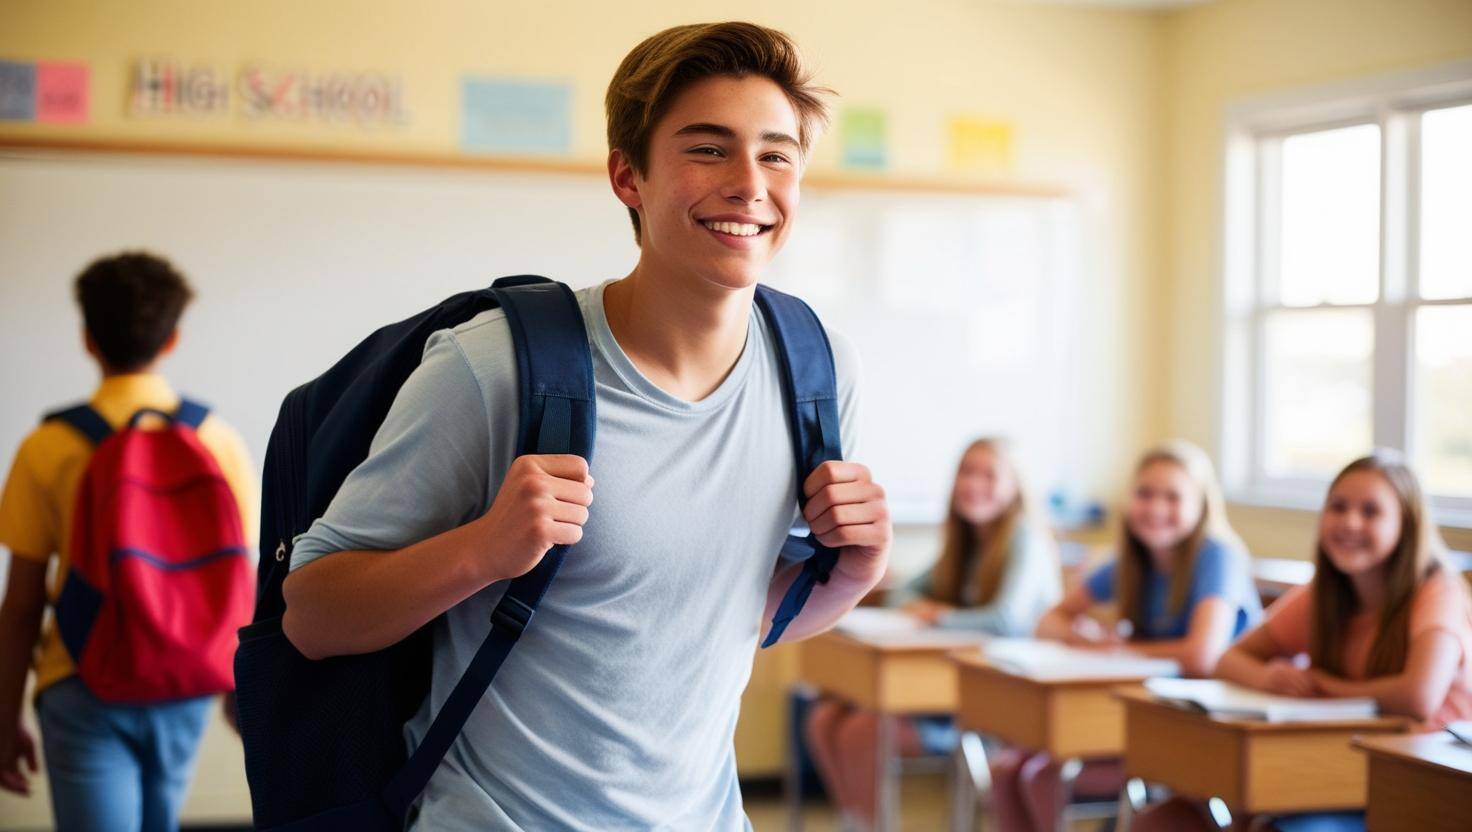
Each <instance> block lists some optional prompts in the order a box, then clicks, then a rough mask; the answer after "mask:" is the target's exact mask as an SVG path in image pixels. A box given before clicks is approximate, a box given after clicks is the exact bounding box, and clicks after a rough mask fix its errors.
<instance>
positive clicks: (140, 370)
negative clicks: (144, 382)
mask: <svg viewBox="0 0 1472 832" xmlns="http://www.w3.org/2000/svg"><path fill="white" fill-rule="evenodd" d="M157 367H158V363H157V362H154V363H152V364H148V365H145V366H143V367H135V368H133V369H131V370H114V369H112V368H111V367H109V366H107V365H106V364H103V363H102V362H100V361H99V362H98V368H99V369H100V370H102V380H103V381H107V380H108V379H111V378H122V377H123V376H151V375H154V374H156V373H157V372H158V370H157Z"/></svg>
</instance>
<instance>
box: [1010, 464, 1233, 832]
mask: <svg viewBox="0 0 1472 832" xmlns="http://www.w3.org/2000/svg"><path fill="white" fill-rule="evenodd" d="M1105 603H1113V604H1115V605H1116V607H1117V610H1118V617H1119V619H1120V620H1119V624H1118V626H1116V627H1108V626H1105V625H1103V624H1101V623H1099V621H1098V620H1096V619H1094V618H1092V617H1090V616H1089V610H1090V608H1092V607H1094V606H1097V605H1099V604H1105ZM1261 613H1262V606H1261V603H1260V602H1259V601H1258V597H1257V591H1256V589H1255V588H1254V587H1253V584H1252V576H1251V568H1250V564H1249V559H1248V556H1247V554H1246V550H1245V549H1244V547H1243V546H1242V544H1241V542H1240V540H1239V539H1238V538H1237V535H1236V533H1235V532H1233V531H1232V528H1231V526H1230V524H1228V522H1227V515H1226V507H1225V501H1224V500H1223V499H1222V494H1221V487H1220V486H1219V485H1218V484H1217V481H1216V475H1215V473H1214V471H1213V469H1212V465H1211V460H1210V459H1209V458H1208V457H1207V456H1206V454H1205V452H1203V451H1202V450H1201V449H1200V448H1198V447H1196V446H1195V445H1192V444H1189V443H1186V442H1167V443H1164V444H1162V445H1159V446H1157V447H1155V448H1153V449H1152V450H1150V451H1148V452H1147V453H1145V455H1144V456H1143V457H1141V459H1140V462H1139V464H1138V465H1137V466H1136V467H1135V475H1134V484H1133V488H1132V490H1131V494H1130V498H1129V504H1128V506H1127V508H1126V511H1125V517H1124V523H1123V530H1122V534H1121V545H1120V548H1119V555H1118V557H1117V559H1116V560H1115V561H1114V562H1112V563H1109V564H1106V565H1104V566H1103V567H1101V568H1100V569H1098V570H1097V571H1095V572H1094V573H1093V574H1091V575H1090V576H1089V577H1088V578H1087V579H1086V580H1085V581H1084V583H1083V584H1082V585H1080V586H1078V587H1075V588H1074V589H1073V590H1072V591H1071V592H1069V593H1068V595H1067V596H1065V597H1064V599H1063V601H1062V602H1061V603H1059V604H1058V605H1057V606H1055V607H1053V608H1052V609H1051V610H1049V611H1048V612H1047V613H1046V614H1045V615H1044V616H1043V619H1042V621H1041V623H1039V625H1038V630H1037V635H1038V637H1040V638H1047V639H1055V640H1058V641H1064V642H1067V643H1069V644H1073V645H1075V646H1080V647H1094V646H1098V647H1118V646H1120V645H1122V644H1124V645H1127V646H1128V647H1129V648H1130V649H1131V650H1134V651H1137V652H1139V653H1141V654H1144V655H1148V656H1154V657H1161V658H1170V659H1175V660H1176V661H1178V662H1179V663H1180V665H1181V672H1182V673H1183V674H1185V675H1187V676H1207V675H1209V674H1210V673H1211V670H1212V668H1213V667H1214V666H1215V665H1216V660H1217V657H1218V656H1220V655H1221V654H1222V651H1224V650H1226V649H1227V645H1228V644H1230V643H1231V640H1232V639H1233V638H1235V637H1236V636H1237V635H1239V634H1240V633H1242V632H1243V631H1245V630H1246V629H1247V627H1248V626H1250V625H1251V624H1253V623H1255V622H1256V620H1257V619H1258V618H1259V617H1260V615H1261ZM991 769H992V795H993V797H992V805H993V808H994V811H995V812H996V816H997V820H998V822H999V825H1000V827H1001V828H1003V829H1007V830H1052V829H1055V828H1057V818H1058V813H1059V812H1060V811H1061V810H1062V808H1063V790H1062V774H1061V761H1058V760H1054V759H1053V758H1052V757H1051V755H1049V754H1047V753H1046V752H1043V751H1035V750H1029V749H1008V750H1006V751H1004V752H1002V753H1001V754H998V755H995V756H994V759H993V760H992V765H991ZM1123 784H1124V771H1123V767H1122V765H1121V764H1120V761H1119V760H1097V761H1091V762H1089V763H1087V764H1085V765H1084V767H1083V769H1082V770H1081V771H1080V773H1079V774H1078V779H1077V780H1076V781H1075V782H1074V792H1075V793H1076V794H1078V795H1080V796H1084V797H1106V796H1112V795H1113V794H1115V793H1116V792H1118V790H1119V789H1120V787H1121V786H1122V785H1123Z"/></svg>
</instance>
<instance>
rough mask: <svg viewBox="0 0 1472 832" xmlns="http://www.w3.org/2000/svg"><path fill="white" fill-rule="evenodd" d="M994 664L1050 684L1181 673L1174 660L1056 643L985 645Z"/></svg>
mask: <svg viewBox="0 0 1472 832" xmlns="http://www.w3.org/2000/svg"><path fill="white" fill-rule="evenodd" d="M981 652H982V655H983V656H985V657H986V660H987V661H988V662H990V663H991V664H993V665H995V666H997V667H999V668H1001V669H1003V670H1006V671H1008V672H1009V673H1015V674H1017V675H1019V676H1027V677H1028V678H1031V679H1039V680H1046V681H1061V680H1067V679H1080V680H1083V679H1144V678H1146V677H1149V676H1174V675H1176V674H1178V673H1180V672H1181V667H1180V665H1179V664H1178V663H1177V662H1176V661H1175V660H1173V659H1156V658H1151V657H1149V656H1141V655H1139V654H1137V653H1131V652H1129V651H1128V650H1122V649H1120V650H1085V649H1083V648H1079V647H1069V646H1068V645H1066V644H1062V643H1060V642H1056V641H1046V640H1042V639H1031V638H994V639H991V640H990V641H988V642H987V643H986V644H984V645H982V648H981Z"/></svg>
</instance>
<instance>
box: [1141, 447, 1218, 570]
mask: <svg viewBox="0 0 1472 832" xmlns="http://www.w3.org/2000/svg"><path fill="white" fill-rule="evenodd" d="M1205 508H1206V495H1205V494H1203V493H1202V492H1201V489H1200V488H1199V487H1198V486H1197V485H1196V483H1195V482H1193V481H1192V480H1191V477H1190V475H1189V474H1187V473H1186V469H1184V468H1182V467H1181V466H1179V465H1177V464H1176V463H1174V462H1171V461H1169V460H1157V461H1155V462H1151V463H1149V464H1148V465H1146V466H1145V467H1144V468H1141V469H1140V473H1139V474H1137V475H1136V476H1135V490H1134V493H1132V494H1131V495H1130V505H1129V511H1128V513H1127V515H1126V518H1125V522H1126V523H1128V525H1129V529H1130V533H1131V534H1133V535H1134V536H1135V537H1136V538H1138V539H1139V541H1140V542H1141V543H1143V544H1145V547H1146V548H1148V549H1150V550H1151V551H1153V552H1166V551H1169V550H1171V549H1174V548H1175V547H1176V546H1179V545H1180V544H1181V543H1182V542H1183V541H1184V540H1185V539H1186V538H1187V537H1189V536H1190V534H1191V532H1193V531H1195V530H1196V526H1197V525H1198V524H1200V522H1201V515H1202V513H1203V512H1204V511H1205Z"/></svg>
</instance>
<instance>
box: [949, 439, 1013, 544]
mask: <svg viewBox="0 0 1472 832" xmlns="http://www.w3.org/2000/svg"><path fill="white" fill-rule="evenodd" d="M1016 499H1017V478H1016V477H1014V476H1012V471H1011V469H1010V468H1009V467H1008V466H1007V465H1006V464H1005V463H1004V462H1003V461H1002V460H1001V458H1000V457H998V455H997V453H996V451H993V450H992V449H991V448H989V447H987V446H986V445H977V446H976V447H974V448H972V449H971V450H970V451H968V452H967V453H966V456H965V457H963V458H962V460H961V467H960V469H959V470H958V471H957V472H956V487H955V489H954V491H953V492H952V498H951V508H952V509H953V510H954V511H955V512H956V514H957V515H958V516H959V517H960V518H961V519H962V520H965V521H966V522H967V523H970V524H971V525H973V526H984V525H986V524H987V523H990V522H992V521H993V520H996V519H997V518H998V517H1001V516H1002V513H1003V512H1005V511H1006V510H1007V508H1008V507H1009V506H1011V505H1012V502H1013V501H1014V500H1016Z"/></svg>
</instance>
